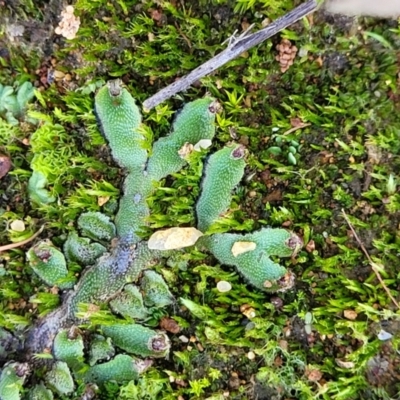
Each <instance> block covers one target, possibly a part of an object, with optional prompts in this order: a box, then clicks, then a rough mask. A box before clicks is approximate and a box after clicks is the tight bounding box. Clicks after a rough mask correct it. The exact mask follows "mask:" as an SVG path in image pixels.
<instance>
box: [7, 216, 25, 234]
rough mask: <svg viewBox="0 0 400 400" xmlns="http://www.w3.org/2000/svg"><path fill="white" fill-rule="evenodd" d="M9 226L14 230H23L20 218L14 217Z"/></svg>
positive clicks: (22, 222)
mask: <svg viewBox="0 0 400 400" xmlns="http://www.w3.org/2000/svg"><path fill="white" fill-rule="evenodd" d="M10 228H11V229H12V230H13V231H14V232H23V231H24V230H25V224H24V221H21V220H20V219H16V220H15V221H13V222H11V224H10Z"/></svg>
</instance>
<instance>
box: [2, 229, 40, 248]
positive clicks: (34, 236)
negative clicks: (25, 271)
mask: <svg viewBox="0 0 400 400" xmlns="http://www.w3.org/2000/svg"><path fill="white" fill-rule="evenodd" d="M43 229H44V225H42V226H41V228H40V229H39V230H38V231H37V232H36V233H35V234H33V235H32V236H31V237H30V238H28V239H25V240H23V241H22V242H17V243H10V244H6V245H4V246H0V253H2V252H3V251H7V250H11V249H15V248H17V247H21V246H23V245H24V244H27V243H29V242H31V241H32V240H33V239H35V238H37V237H38V236H39V235H40V234H41V233H42V231H43Z"/></svg>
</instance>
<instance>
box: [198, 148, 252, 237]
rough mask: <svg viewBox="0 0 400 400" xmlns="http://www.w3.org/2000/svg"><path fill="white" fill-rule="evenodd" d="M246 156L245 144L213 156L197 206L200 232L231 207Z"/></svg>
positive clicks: (209, 160)
mask: <svg viewBox="0 0 400 400" xmlns="http://www.w3.org/2000/svg"><path fill="white" fill-rule="evenodd" d="M244 155H245V150H244V147H243V146H241V145H234V146H228V147H225V148H223V149H222V150H219V151H217V152H216V153H214V154H213V155H211V156H210V157H209V159H208V161H207V164H206V167H205V170H204V174H203V182H202V192H201V195H200V198H199V200H198V201H197V206H196V212H197V219H198V225H197V226H198V229H199V230H200V231H202V232H206V231H207V230H208V228H209V227H210V226H211V225H212V224H213V223H214V222H215V221H217V220H218V218H219V217H220V216H221V214H223V213H225V212H226V210H227V209H228V207H229V204H230V202H231V193H232V190H233V189H234V188H235V186H236V185H237V184H238V183H239V182H240V180H241V179H242V176H243V173H244V167H245V165H246V163H245V161H244Z"/></svg>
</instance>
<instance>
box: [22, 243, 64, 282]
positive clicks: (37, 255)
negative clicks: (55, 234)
mask: <svg viewBox="0 0 400 400" xmlns="http://www.w3.org/2000/svg"><path fill="white" fill-rule="evenodd" d="M26 258H27V259H28V262H29V265H30V266H31V268H32V269H33V270H34V271H35V272H36V274H37V275H39V277H40V278H41V279H42V280H43V281H44V282H45V283H47V284H48V285H49V286H53V285H59V286H60V287H61V288H64V287H69V286H71V282H66V281H65V278H67V275H68V270H67V263H66V261H65V258H64V255H63V253H61V251H60V250H58V249H56V248H55V247H54V246H53V244H52V243H51V242H50V241H48V240H44V241H42V242H40V243H38V244H37V245H35V246H33V247H32V248H31V249H30V250H29V251H28V253H27V254H26Z"/></svg>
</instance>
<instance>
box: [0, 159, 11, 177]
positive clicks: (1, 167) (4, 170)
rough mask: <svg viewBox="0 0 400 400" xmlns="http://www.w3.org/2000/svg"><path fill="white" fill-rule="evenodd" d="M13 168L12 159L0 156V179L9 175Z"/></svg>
mask: <svg viewBox="0 0 400 400" xmlns="http://www.w3.org/2000/svg"><path fill="white" fill-rule="evenodd" d="M10 168H11V160H10V157H7V156H3V155H0V179H1V178H3V176H6V175H7V174H8V171H9V170H10Z"/></svg>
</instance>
